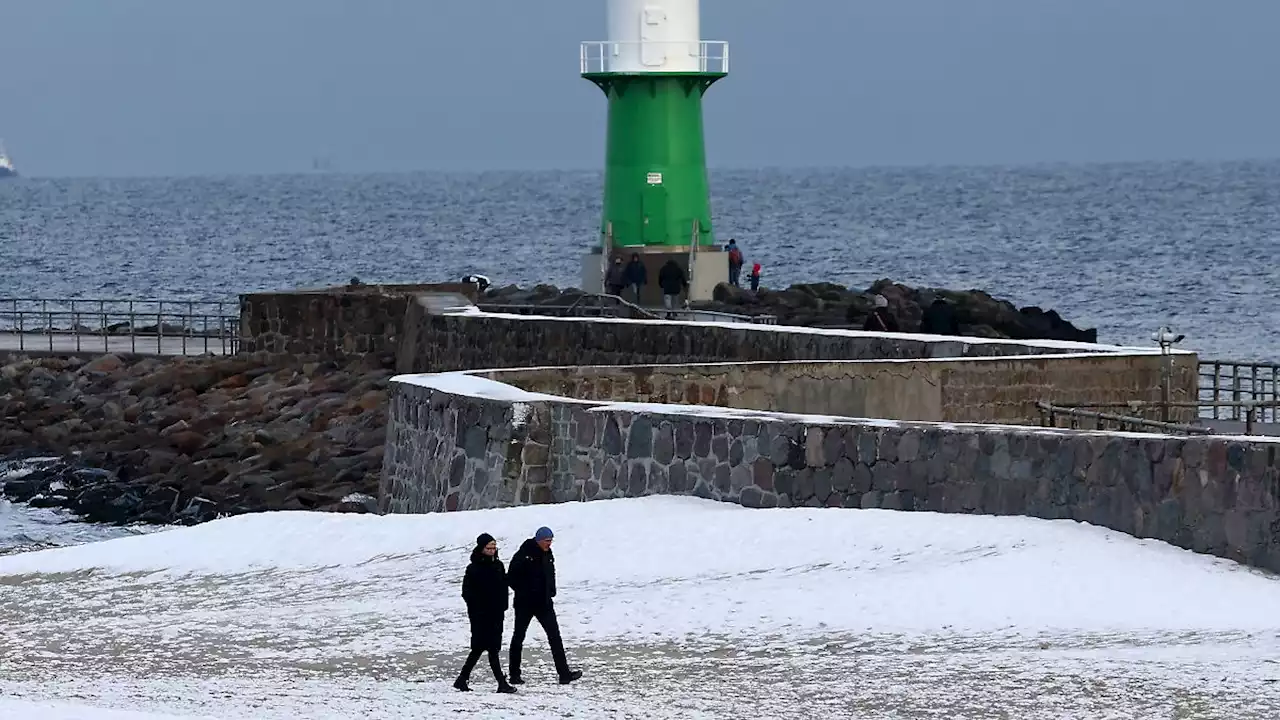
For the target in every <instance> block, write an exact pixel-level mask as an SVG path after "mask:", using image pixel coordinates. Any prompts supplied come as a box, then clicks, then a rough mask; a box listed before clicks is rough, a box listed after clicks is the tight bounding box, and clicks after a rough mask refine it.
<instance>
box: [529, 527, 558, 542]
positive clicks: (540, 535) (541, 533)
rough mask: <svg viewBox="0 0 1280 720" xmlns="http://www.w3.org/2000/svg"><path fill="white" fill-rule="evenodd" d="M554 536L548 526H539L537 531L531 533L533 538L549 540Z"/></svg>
mask: <svg viewBox="0 0 1280 720" xmlns="http://www.w3.org/2000/svg"><path fill="white" fill-rule="evenodd" d="M554 537H555V533H553V532H551V528H549V527H540V528H538V532H536V533H534V534H533V539H534V540H550V539H552V538H554Z"/></svg>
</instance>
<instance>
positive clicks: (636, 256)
mask: <svg viewBox="0 0 1280 720" xmlns="http://www.w3.org/2000/svg"><path fill="white" fill-rule="evenodd" d="M622 280H623V284H624V285H626V286H627V287H629V288H631V290H632V292H633V293H635V301H636V304H637V305H640V304H641V302H640V288H642V287H644V286H645V285H648V284H649V271H648V270H646V269H645V267H644V263H642V262H640V253H631V262H629V263H627V267H626V269H625V270H623V271H622Z"/></svg>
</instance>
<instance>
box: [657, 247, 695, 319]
mask: <svg viewBox="0 0 1280 720" xmlns="http://www.w3.org/2000/svg"><path fill="white" fill-rule="evenodd" d="M658 287H660V288H662V306H663V307H664V308H666V309H667V311H668V313H667V318H668V319H670V318H671V312H670V311H672V310H675V309H676V299H677V298H679V297H680V293H682V292H684V290H685V288H687V287H689V279H688V278H687V277H685V274H684V270H681V269H680V266H679V265H677V264H676V261H675V260H667V264H666V265H663V266H662V269H661V270H659V271H658Z"/></svg>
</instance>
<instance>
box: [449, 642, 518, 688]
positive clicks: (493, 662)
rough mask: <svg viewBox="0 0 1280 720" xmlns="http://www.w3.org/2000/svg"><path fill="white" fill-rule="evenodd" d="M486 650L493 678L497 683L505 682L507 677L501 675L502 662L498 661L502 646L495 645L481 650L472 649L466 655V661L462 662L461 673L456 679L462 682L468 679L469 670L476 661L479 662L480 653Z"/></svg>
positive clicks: (474, 665) (473, 667)
mask: <svg viewBox="0 0 1280 720" xmlns="http://www.w3.org/2000/svg"><path fill="white" fill-rule="evenodd" d="M486 652H487V653H489V668H490V669H492V670H493V678H494V679H495V680H497V681H498V684H499V685H501V684H502V683H504V682H506V681H507V679H506V678H505V677H503V675H502V664H501V663H499V662H498V653H500V652H502V648H500V647H497V646H494V647H491V648H485V649H482V650H472V651H471V653H470V654H468V655H467V661H466V662H464V663H463V664H462V673H461V674H460V675H459V676H458V679H459V680H461V681H462V682H464V683H465V682H467V681H468V680H470V679H471V671H472V670H474V669H475V667H476V663H478V662H480V655H481V654H482V653H486Z"/></svg>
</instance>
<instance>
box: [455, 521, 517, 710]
mask: <svg viewBox="0 0 1280 720" xmlns="http://www.w3.org/2000/svg"><path fill="white" fill-rule="evenodd" d="M462 599H463V600H464V601H466V603H467V617H468V619H470V620H471V653H470V654H469V655H467V660H466V662H464V663H463V664H462V673H461V674H459V675H458V679H457V680H456V681H454V683H453V686H454V687H455V688H457V689H458V690H461V691H463V692H470V691H471V686H470V685H469V684H468V682H469V681H470V679H471V671H472V670H473V669H475V666H476V663H477V662H479V661H480V655H481V654H482V653H486V652H487V653H489V667H490V668H491V669H492V670H493V677H494V679H496V680H497V681H498V692H500V693H513V692H515V691H516V689H515V688H513V687H511V684H510V683H508V682H507V678H506V677H505V676H504V675H503V674H502V664H501V663H500V662H498V653H500V652H502V620H503V618H504V617H505V616H506V614H507V607H508V605H509V603H508V599H507V576H506V572H505V571H504V570H503V569H502V561H501V560H499V559H498V543H497V541H496V540H494V539H493V536H492V535H490V534H489V533H481V534H480V536H479V537H477V538H476V547H475V549H474V550H472V551H471V564H470V565H467V572H466V574H465V575H463V577H462Z"/></svg>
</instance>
